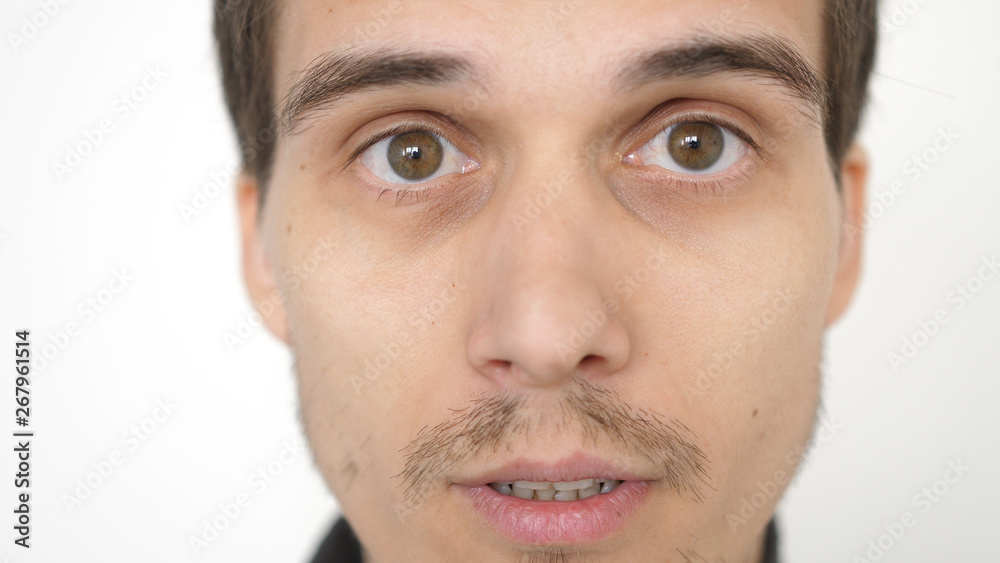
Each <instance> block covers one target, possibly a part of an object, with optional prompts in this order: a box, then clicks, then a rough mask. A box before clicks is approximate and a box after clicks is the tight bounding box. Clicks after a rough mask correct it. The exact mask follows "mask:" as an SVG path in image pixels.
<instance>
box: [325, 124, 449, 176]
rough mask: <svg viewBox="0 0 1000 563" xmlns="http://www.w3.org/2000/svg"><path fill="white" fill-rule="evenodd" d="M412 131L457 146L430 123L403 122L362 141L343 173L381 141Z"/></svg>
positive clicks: (344, 165)
mask: <svg viewBox="0 0 1000 563" xmlns="http://www.w3.org/2000/svg"><path fill="white" fill-rule="evenodd" d="M410 131H429V132H431V133H433V134H435V135H437V136H439V137H441V138H442V139H444V140H446V141H447V142H449V143H451V144H452V145H454V144H455V143H453V142H452V141H451V139H450V138H449V137H448V135H446V134H445V133H444V132H443V131H442V130H441V129H440V128H439V127H438V126H436V125H432V124H430V123H417V122H401V123H397V124H395V125H391V126H389V127H388V128H386V129H383V130H381V131H379V132H378V133H375V134H373V135H371V136H369V137H366V138H365V140H364V141H362V142H361V143H360V144H359V145H358V147H357V148H355V149H354V151H352V152H351V154H350V156H348V157H347V161H346V162H344V164H343V166H341V167H340V170H341V171H344V170H346V169H347V167H348V166H350V165H351V163H352V162H354V161H355V160H357V158H358V157H360V156H361V155H362V154H364V152H365V151H367V150H368V149H370V148H371V147H372V146H374V145H376V144H378V143H379V142H380V141H384V140H385V139H388V138H389V137H393V136H395V135H399V134H400V133H408V132H410Z"/></svg>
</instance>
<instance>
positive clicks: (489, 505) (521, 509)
mask: <svg viewBox="0 0 1000 563" xmlns="http://www.w3.org/2000/svg"><path fill="white" fill-rule="evenodd" d="M593 477H596V478H607V479H619V480H624V482H623V483H622V484H620V485H618V487H617V488H616V489H615V490H613V491H611V492H610V493H606V494H598V495H594V496H592V497H589V498H586V499H583V500H575V501H538V500H524V499H521V498H518V497H515V496H507V495H503V494H501V493H499V492H497V491H496V490H494V489H493V488H492V487H490V486H489V485H488V484H487V483H493V482H507V481H515V480H525V481H550V482H557V481H575V480H578V479H587V478H593ZM650 485H651V482H650V481H648V480H643V479H642V478H638V477H636V476H635V475H631V474H627V473H625V472H623V471H622V470H620V469H615V468H614V467H613V466H612V465H611V464H609V463H607V462H603V461H601V460H597V459H594V458H590V457H587V456H583V455H575V456H572V457H571V458H569V459H568V460H566V461H564V462H562V463H557V464H551V465H549V464H534V463H530V462H528V461H526V460H518V461H515V462H513V463H511V464H508V465H507V466H504V467H503V468H500V469H498V470H496V471H492V472H490V473H487V474H484V475H483V476H482V477H478V478H477V479H476V482H475V483H468V484H456V485H455V486H456V488H457V489H458V490H459V491H461V492H462V493H463V494H464V495H465V496H466V497H467V498H468V499H469V501H470V503H471V504H472V506H473V507H474V508H475V509H476V510H477V511H478V512H479V513H480V514H481V515H482V516H483V517H484V518H485V519H486V521H487V522H488V523H489V524H490V525H491V526H492V527H493V528H494V529H495V530H497V531H499V532H500V533H502V534H504V535H506V536H509V537H511V538H514V539H516V540H519V541H522V542H525V543H530V544H579V543H587V542H595V541H598V540H601V539H604V538H606V537H608V536H610V535H611V534H613V533H615V532H616V531H618V530H619V529H621V528H622V527H623V526H624V525H625V523H626V521H627V520H628V519H629V517H631V515H632V513H633V512H635V510H636V509H637V508H638V507H639V506H640V505H641V504H642V502H643V500H645V498H646V495H647V493H648V492H649V490H650Z"/></svg>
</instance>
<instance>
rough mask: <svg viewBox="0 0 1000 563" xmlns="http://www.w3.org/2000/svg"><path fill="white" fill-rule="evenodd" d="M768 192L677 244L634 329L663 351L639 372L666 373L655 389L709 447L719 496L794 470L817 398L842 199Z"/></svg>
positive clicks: (791, 190)
mask: <svg viewBox="0 0 1000 563" xmlns="http://www.w3.org/2000/svg"><path fill="white" fill-rule="evenodd" d="M792 177H797V178H802V177H810V176H809V175H807V174H799V175H795V176H792ZM793 194H794V196H793ZM769 195H770V197H768V198H766V199H761V201H760V202H753V201H748V202H747V207H742V208H741V209H738V210H736V209H734V210H733V212H732V213H728V212H726V211H722V210H717V212H715V213H713V214H712V217H711V218H707V215H706V216H705V217H703V218H702V219H701V220H700V223H699V224H698V225H697V229H695V232H697V233H698V235H697V236H698V242H699V244H697V245H686V246H685V247H683V248H675V249H674V251H673V252H674V254H673V256H672V259H671V263H672V264H673V266H672V270H671V271H669V272H667V273H666V274H665V275H664V276H662V277H661V278H659V281H658V282H657V287H656V289H655V290H653V291H649V292H647V293H645V296H644V297H642V298H641V299H639V300H637V301H636V303H637V308H636V310H637V311H641V310H647V311H649V310H655V311H663V314H662V315H655V316H648V317H645V318H643V319H642V322H643V323H646V324H644V325H643V326H636V327H635V328H634V333H635V334H638V335H640V337H641V338H642V339H643V341H641V343H640V344H639V346H637V347H638V348H644V347H645V348H648V349H654V350H657V351H658V353H657V354H656V358H655V359H650V360H644V361H646V362H648V365H644V366H643V367H640V368H639V370H640V371H645V372H654V373H657V372H658V373H663V374H665V377H663V378H662V379H661V382H660V383H658V384H657V385H658V386H659V387H660V389H658V390H657V394H658V395H659V396H664V397H671V399H670V401H671V403H672V404H671V407H672V408H675V409H676V411H677V413H678V417H679V418H681V419H682V420H684V421H685V424H688V425H689V426H691V427H692V429H693V430H694V431H695V433H696V434H697V435H698V436H699V437H700V438H702V439H703V440H704V442H705V445H706V453H707V454H708V456H709V458H710V460H711V462H712V467H711V471H712V483H713V486H715V487H716V488H717V490H718V491H719V493H720V495H722V496H723V497H725V496H726V495H730V494H733V493H735V492H738V494H742V490H743V488H744V485H745V483H747V482H749V483H753V482H754V481H753V480H752V479H755V478H760V479H762V480H763V479H764V478H767V477H769V476H770V475H771V474H772V473H774V472H775V471H776V470H779V469H782V470H784V471H785V472H786V473H789V474H790V473H791V472H793V471H794V469H795V468H794V466H789V464H788V463H787V462H786V461H785V459H786V457H787V456H786V454H788V453H789V452H793V453H794V452H795V451H797V448H799V447H801V445H802V444H803V443H804V442H805V441H806V440H807V439H808V435H809V431H810V429H811V426H812V422H813V417H814V414H815V410H816V406H817V400H818V392H819V364H820V359H821V358H820V356H821V351H822V335H823V327H824V319H825V311H826V305H827V301H828V299H829V296H830V291H831V287H832V280H833V275H834V269H835V264H836V248H837V244H838V240H839V207H838V206H839V203H838V200H837V192H836V188H835V187H834V186H833V185H832V183H831V184H829V185H828V184H826V183H825V182H822V183H818V184H817V185H812V186H789V187H788V188H787V189H775V190H773V191H772V192H771V194H769ZM748 207H749V208H748ZM654 362H655V363H654ZM689 420H690V421H691V422H690V423H689V422H688V421H689ZM792 457H793V458H794V459H795V460H796V461H797V457H796V456H792ZM737 496H738V495H737Z"/></svg>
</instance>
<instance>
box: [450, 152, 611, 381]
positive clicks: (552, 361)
mask: <svg viewBox="0 0 1000 563" xmlns="http://www.w3.org/2000/svg"><path fill="white" fill-rule="evenodd" d="M536 156H538V157H539V158H536V159H535V160H534V161H533V162H528V163H525V164H524V165H523V166H521V167H519V168H518V169H517V170H514V171H513V172H512V174H511V175H510V176H509V177H508V178H507V180H506V181H505V182H504V183H503V185H499V186H496V188H495V192H494V194H495V195H496V196H497V200H498V201H497V202H496V203H497V205H496V207H495V211H494V216H493V217H492V218H491V219H492V221H491V225H490V229H489V231H488V232H487V233H486V234H485V238H486V240H485V247H486V248H485V249H484V268H483V269H482V271H481V272H479V273H478V275H479V276H481V282H482V283H481V285H480V287H483V288H484V292H485V294H484V295H483V297H484V299H485V300H484V303H485V304H486V305H485V306H484V308H483V310H482V315H481V316H480V318H479V320H478V321H477V324H476V326H475V327H474V328H473V331H472V333H471V335H472V336H471V338H470V342H469V355H470V360H471V361H472V362H473V364H474V365H475V366H476V367H477V369H479V370H480V371H481V372H483V373H484V374H486V375H488V376H489V377H491V378H494V379H496V380H497V381H498V382H500V383H502V384H515V385H527V386H538V387H544V386H555V385H559V384H561V382H563V381H564V380H565V379H567V378H568V377H571V376H573V375H574V374H579V373H581V372H582V371H591V372H593V371H602V372H611V371H615V370H617V369H618V368H619V367H620V366H621V365H622V364H623V363H624V361H625V359H626V358H627V350H628V343H627V337H626V336H625V333H624V329H623V328H622V327H621V325H620V324H618V321H617V319H615V318H614V317H613V316H611V315H608V314H607V312H606V311H604V306H603V304H604V302H605V300H606V298H607V297H608V294H609V293H610V291H612V288H611V285H612V283H611V280H610V279H609V278H610V277H611V276H610V275H609V268H613V264H612V262H613V260H612V259H611V258H610V257H608V256H607V252H606V250H605V249H602V246H606V245H604V244H603V241H602V239H601V236H602V234H607V233H602V228H601V220H600V217H601V215H602V213H601V210H600V205H601V203H602V199H603V198H602V197H601V194H602V192H601V189H602V188H601V186H600V184H599V183H598V182H599V180H597V179H596V178H595V176H594V175H593V174H591V173H590V172H589V171H588V170H586V169H584V167H578V168H576V169H571V168H570V166H569V163H568V162H567V161H568V159H562V164H559V165H556V166H553V165H552V164H551V163H552V162H559V161H558V160H553V159H548V158H544V157H543V156H542V155H539V154H536ZM605 204H606V202H605ZM584 368H586V369H584Z"/></svg>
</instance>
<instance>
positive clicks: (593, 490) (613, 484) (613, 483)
mask: <svg viewBox="0 0 1000 563" xmlns="http://www.w3.org/2000/svg"><path fill="white" fill-rule="evenodd" d="M622 483H623V481H619V480H617V479H581V480H579V481H560V482H556V483H551V482H547V481H509V482H495V483H490V484H489V486H490V487H492V488H493V490H495V491H497V492H498V493H500V494H502V495H505V496H515V497H517V498H521V499H524V500H543V501H562V502H567V501H573V500H583V499H587V498H590V497H592V496H596V495H606V494H608V493H610V492H611V491H614V490H615V489H616V488H617V487H618V485H620V484H622Z"/></svg>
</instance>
